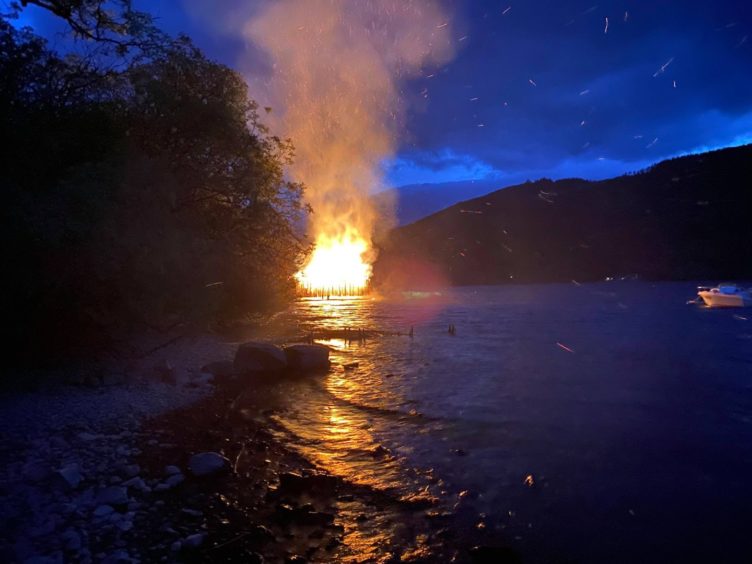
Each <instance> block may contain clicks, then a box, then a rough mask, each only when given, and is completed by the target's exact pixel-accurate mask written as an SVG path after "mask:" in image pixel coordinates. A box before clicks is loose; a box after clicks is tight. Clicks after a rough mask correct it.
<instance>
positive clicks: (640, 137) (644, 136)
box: [632, 135, 645, 139]
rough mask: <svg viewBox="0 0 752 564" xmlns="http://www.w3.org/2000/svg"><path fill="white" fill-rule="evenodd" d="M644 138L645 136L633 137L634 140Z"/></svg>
mask: <svg viewBox="0 0 752 564" xmlns="http://www.w3.org/2000/svg"><path fill="white" fill-rule="evenodd" d="M643 137H645V136H644V135H635V136H634V137H632V139H642V138H643Z"/></svg>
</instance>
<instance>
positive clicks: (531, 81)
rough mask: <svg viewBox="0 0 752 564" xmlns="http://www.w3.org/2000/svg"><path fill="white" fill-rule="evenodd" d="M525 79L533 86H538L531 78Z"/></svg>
mask: <svg viewBox="0 0 752 564" xmlns="http://www.w3.org/2000/svg"><path fill="white" fill-rule="evenodd" d="M527 81H528V82H529V83H530V84H532V85H533V86H538V85H537V84H535V81H534V80H533V79H532V78H528V79H527Z"/></svg>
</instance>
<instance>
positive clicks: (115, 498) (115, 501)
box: [97, 486, 128, 505]
mask: <svg viewBox="0 0 752 564" xmlns="http://www.w3.org/2000/svg"><path fill="white" fill-rule="evenodd" d="M97 503H100V504H105V505H125V504H127V503H128V488H126V487H123V486H109V487H106V488H103V489H101V490H99V492H98V493H97Z"/></svg>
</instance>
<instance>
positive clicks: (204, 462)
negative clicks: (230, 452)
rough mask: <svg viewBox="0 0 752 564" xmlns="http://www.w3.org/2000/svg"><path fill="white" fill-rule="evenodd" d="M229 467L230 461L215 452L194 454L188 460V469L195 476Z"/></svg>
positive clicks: (209, 473)
mask: <svg viewBox="0 0 752 564" xmlns="http://www.w3.org/2000/svg"><path fill="white" fill-rule="evenodd" d="M229 467H230V461H229V460H227V459H226V458H225V457H224V456H222V455H221V454H218V453H216V452H201V453H199V454H194V455H193V456H191V459H190V460H189V461H188V469H189V470H190V471H191V474H193V475H194V476H197V477H201V476H209V475H211V474H216V473H218V472H222V471H224V470H226V469H227V468H229Z"/></svg>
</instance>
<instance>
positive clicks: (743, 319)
mask: <svg viewBox="0 0 752 564" xmlns="http://www.w3.org/2000/svg"><path fill="white" fill-rule="evenodd" d="M734 319H738V320H739V321H748V319H747V318H746V317H744V316H743V315H736V314H734Z"/></svg>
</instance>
